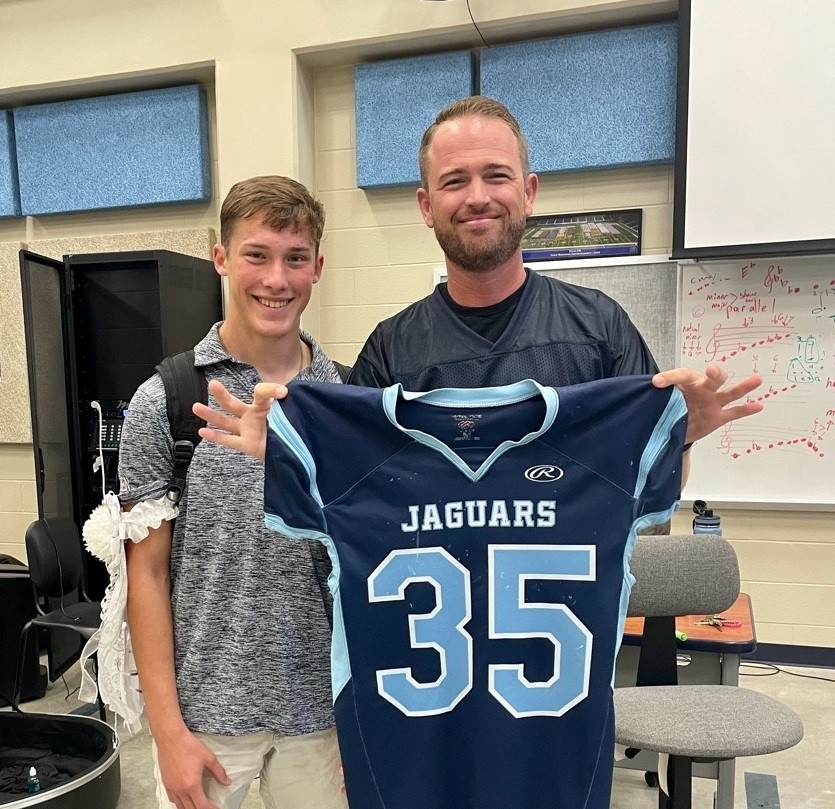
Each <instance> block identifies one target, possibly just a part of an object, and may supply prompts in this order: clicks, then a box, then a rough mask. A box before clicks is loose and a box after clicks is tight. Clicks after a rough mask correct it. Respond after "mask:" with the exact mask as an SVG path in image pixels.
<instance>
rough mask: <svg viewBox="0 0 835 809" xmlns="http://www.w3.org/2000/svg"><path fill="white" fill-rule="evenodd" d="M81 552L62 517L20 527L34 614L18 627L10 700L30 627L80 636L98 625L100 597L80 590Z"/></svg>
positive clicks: (53, 668)
mask: <svg viewBox="0 0 835 809" xmlns="http://www.w3.org/2000/svg"><path fill="white" fill-rule="evenodd" d="M82 553H83V552H82V546H81V538H80V537H79V535H78V528H77V527H76V525H75V523H74V522H73V521H72V520H71V519H69V518H68V517H44V518H42V519H39V520H35V522H33V523H32V524H31V525H30V526H29V528H27V529H26V554H27V557H28V561H29V576H30V578H31V581H32V587H33V589H34V591H35V605H36V608H37V610H38V615H36V616H35V617H34V618H32V620H31V621H29V622H28V623H27V624H26V626H24V627H23V630H22V632H21V635H20V654H19V660H18V666H17V672H16V676H15V691H14V697H15V701H18V699H19V697H20V686H21V682H20V681H21V671H22V668H23V661H24V659H25V655H26V649H27V646H28V640H29V635H30V634H31V630H32V628H33V627H35V628H42V629H46V630H49V631H50V633H53V632H55V631H56V630H58V631H60V630H72V631H73V632H75V633H77V634H78V635H79V636H80V637H81V638H82V639H83V640H84V641H86V640H88V639H89V638H90V637H92V635H93V634H94V633H95V631H96V630H97V629H98V628H99V625H100V624H101V602H100V601H91V600H90V598H89V597H88V595H87V592H86V590H85V589H84V581H83V579H84V575H83V574H84V558H83V555H82ZM56 604H57V607H56V606H55V605H56ZM36 634H37V633H36ZM82 645H83V644H82V643H79V645H78V648H77V650H76V651H75V653H74V655H73V656H72V657H70V659H69V660H68V661H67V660H65V661H62V663H61V666H60V667H59V666H55V665H53V662H52V661H50V665H49V670H50V672H55V671H58V672H59V674H56V675H55V676H54V677H51V679H53V680H54V679H57V676H59V675H60V673H61V672H63V671H64V670H66V668H68V667H69V666H70V665H72V664H73V663H74V662H75V661H76V660H78V658H79V656H80V652H81V647H82ZM51 650H52V646H51V644H50V647H49V652H48V653H49V654H52V651H51ZM94 665H95V663H94ZM98 704H99V715H100V716H101V718H102V719H103V720H105V721H106V719H107V713H106V711H105V708H104V704H103V703H102V701H101V696H99V700H98Z"/></svg>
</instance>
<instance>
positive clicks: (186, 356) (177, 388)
mask: <svg viewBox="0 0 835 809" xmlns="http://www.w3.org/2000/svg"><path fill="white" fill-rule="evenodd" d="M157 371H158V372H159V375H160V376H161V377H162V383H163V385H165V405H166V410H167V412H168V423H169V425H170V426H171V437H172V438H173V439H174V469H173V470H172V472H171V480H170V481H169V484H168V494H167V497H168V498H169V499H170V500H172V501H173V504H174V505H175V506H176V505H177V504H178V503H179V502H180V498H181V497H182V496H183V491H184V490H185V486H186V475H187V474H188V467H189V464H190V463H191V459H192V456H193V455H194V450H195V448H196V447H197V445H198V444H199V443H200V440H201V439H200V435H199V434H198V432H197V431H198V430H199V429H200V428H201V427H205V426H206V422H205V421H203V419H199V418H197V416H195V415H194V413H192V412H191V406H192V405H193V404H194V403H195V402H202V403H203V404H208V402H209V387H208V383H207V382H206V375H205V374H204V373H203V371H201V370H200V369H199V368H195V367H194V350H189V351H183V352H181V353H180V354H174V355H172V356H170V357H166V358H165V359H164V360H163V361H162V362H161V363H160V364H159V365H157Z"/></svg>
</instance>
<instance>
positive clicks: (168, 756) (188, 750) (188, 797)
mask: <svg viewBox="0 0 835 809" xmlns="http://www.w3.org/2000/svg"><path fill="white" fill-rule="evenodd" d="M157 761H158V763H159V771H160V776H161V777H162V783H163V786H164V787H165V791H166V793H167V795H168V800H169V801H171V803H173V804H174V805H175V806H176V807H177V809H218V806H217V805H216V804H215V803H213V802H212V801H210V800H209V799H208V797H206V792H205V790H204V789H203V774H204V773H205V772H206V771H208V773H209V775H210V776H211V777H212V778H214V779H215V780H216V781H218V782H219V783H221V784H230V783H231V781H230V779H229V776H228V775H227V774H226V770H224V769H223V767H222V766H221V764H220V762H219V761H218V760H217V758H216V757H215V755H214V753H212V751H211V750H209V748H208V747H206V745H205V744H203V742H201V741H200V739H198V738H197V737H196V736H195V735H194V734H193V733H191V732H190V731H188V730H185V731H184V732H183V733H182V734H179V735H178V736H177V737H176V739H174V738H172V739H168V740H166V741H165V742H162V741H158V742H157Z"/></svg>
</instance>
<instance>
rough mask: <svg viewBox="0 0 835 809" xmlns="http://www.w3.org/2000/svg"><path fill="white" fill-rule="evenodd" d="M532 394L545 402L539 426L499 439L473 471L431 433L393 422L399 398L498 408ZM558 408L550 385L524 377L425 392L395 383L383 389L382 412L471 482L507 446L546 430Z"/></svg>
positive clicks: (507, 447) (528, 441)
mask: <svg viewBox="0 0 835 809" xmlns="http://www.w3.org/2000/svg"><path fill="white" fill-rule="evenodd" d="M536 396H539V397H541V398H542V399H543V401H544V402H545V418H544V419H543V422H542V426H541V427H539V428H538V429H537V430H534V431H533V432H530V433H528V434H527V435H525V436H523V437H522V438H520V439H519V440H518V441H504V442H502V443H501V444H500V445H499V446H498V447H496V449H494V450H493V452H491V453H490V456H489V457H488V458H487V459H486V460H485V461H484V462H483V463H482V464H481V466H479V467H478V469H477V470H476V471H475V472H474V471H473V470H472V469H470V467H469V466H467V464H466V463H465V462H464V461H463V460H462V459H461V458H460V457H459V456H458V455H456V454H455V452H453V450H451V449H450V448H449V447H448V446H447V445H446V444H444V443H443V442H442V441H439V440H438V439H437V438H435V436H433V435H429V434H428V433H424V432H422V431H421V430H412V429H409V428H407V427H403V426H402V425H401V424H400V423H399V422H398V421H397V402H398V400H399V399H403V400H404V401H420V402H422V403H423V404H428V405H433V406H435V407H448V408H451V407H501V406H502V405H510V404H516V403H517V402H523V401H525V400H526V399H533V398H534V397H536ZM558 410H559V397H558V395H557V392H556V391H555V390H554V389H553V388H546V387H543V386H542V385H540V384H539V383H538V382H535V381H534V380H533V379H525V380H523V381H522V382H516V383H515V384H513V385H502V386H499V387H492V388H438V389H436V390H430V391H426V392H416V391H404V390H403V386H402V385H400V384H399V383H398V384H396V385H391V386H390V387H388V388H385V389H384V390H383V412H384V413H385V414H386V418H387V419H388V420H389V421H390V422H391V423H392V424H393V425H394V426H395V427H396V428H397V429H398V430H400V431H401V432H402V433H405V434H406V435H408V436H409V437H411V438H413V439H414V440H415V441H417V442H419V443H421V444H423V445H424V446H426V447H429V448H430V449H433V450H435V451H436V452H439V453H440V454H441V455H443V456H444V458H446V459H447V461H449V463H451V464H452V465H453V466H454V467H455V468H456V469H458V470H459V471H460V472H461V473H462V474H463V475H465V476H466V477H467V478H469V479H470V480H472V481H473V482H476V481H479V480H481V478H482V477H484V475H486V474H487V472H488V470H489V469H490V467H491V466H492V465H493V464H494V463H495V462H496V461H497V460H498V459H499V458H500V457H501V456H502V455H503V454H504V453H505V452H507V451H508V450H509V449H511V448H513V447H520V446H522V445H524V444H528V443H530V442H531V441H534V440H536V439H537V438H539V436H541V435H542V434H543V433H545V432H546V431H547V430H549V429H550V428H551V425H552V424H553V423H554V419H556V417H557V411H558Z"/></svg>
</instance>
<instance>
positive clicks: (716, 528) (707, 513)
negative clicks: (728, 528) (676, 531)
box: [693, 500, 722, 537]
mask: <svg viewBox="0 0 835 809" xmlns="http://www.w3.org/2000/svg"><path fill="white" fill-rule="evenodd" d="M693 512H694V513H695V515H696V516H695V517H694V518H693V533H694V534H714V535H715V536H719V537H721V536H722V527H721V525H720V524H719V515H718V514H716V515H714V513H713V509H712V508H708V507H707V503H705V501H704V500H695V501H694V502H693Z"/></svg>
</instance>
